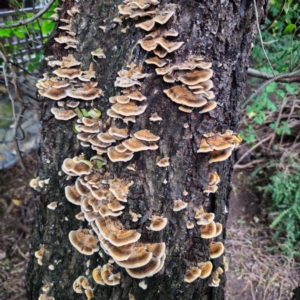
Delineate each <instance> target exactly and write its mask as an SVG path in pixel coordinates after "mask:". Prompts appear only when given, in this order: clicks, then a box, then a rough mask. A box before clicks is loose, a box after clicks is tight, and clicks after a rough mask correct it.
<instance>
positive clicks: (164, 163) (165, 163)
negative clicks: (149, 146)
mask: <svg viewBox="0 0 300 300" xmlns="http://www.w3.org/2000/svg"><path fill="white" fill-rule="evenodd" d="M169 160H170V158H169V157H165V158H162V159H161V160H159V161H158V163H157V165H158V166H159V167H161V168H165V167H168V166H169V165H170V162H169Z"/></svg>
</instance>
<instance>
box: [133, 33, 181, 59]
mask: <svg viewBox="0 0 300 300" xmlns="http://www.w3.org/2000/svg"><path fill="white" fill-rule="evenodd" d="M138 43H139V44H140V45H141V47H142V48H143V49H144V50H146V51H148V52H149V51H152V50H155V49H156V48H157V46H160V47H162V48H163V49H164V50H165V51H166V52H167V53H171V52H173V51H175V50H178V49H179V48H180V47H181V46H182V45H183V44H184V42H171V41H168V40H166V39H165V38H163V37H158V38H154V39H149V38H143V39H141V40H139V41H138ZM160 57H161V56H160Z"/></svg>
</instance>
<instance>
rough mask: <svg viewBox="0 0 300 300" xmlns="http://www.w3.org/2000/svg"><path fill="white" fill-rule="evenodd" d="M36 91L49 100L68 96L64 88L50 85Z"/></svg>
mask: <svg viewBox="0 0 300 300" xmlns="http://www.w3.org/2000/svg"><path fill="white" fill-rule="evenodd" d="M38 92H39V94H40V95H41V96H43V97H46V98H49V99H51V100H61V99H64V98H66V97H67V96H68V95H67V90H66V88H54V87H50V88H48V89H46V90H39V91H38Z"/></svg>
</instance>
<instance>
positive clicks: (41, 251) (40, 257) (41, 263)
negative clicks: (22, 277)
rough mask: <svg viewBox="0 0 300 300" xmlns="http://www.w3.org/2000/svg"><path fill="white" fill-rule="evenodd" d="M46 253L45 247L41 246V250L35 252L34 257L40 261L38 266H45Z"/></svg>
mask: <svg viewBox="0 0 300 300" xmlns="http://www.w3.org/2000/svg"><path fill="white" fill-rule="evenodd" d="M44 252H45V246H44V245H41V248H40V249H39V250H37V251H35V252H34V256H35V257H36V258H37V259H38V264H39V265H40V266H41V265H43V255H44Z"/></svg>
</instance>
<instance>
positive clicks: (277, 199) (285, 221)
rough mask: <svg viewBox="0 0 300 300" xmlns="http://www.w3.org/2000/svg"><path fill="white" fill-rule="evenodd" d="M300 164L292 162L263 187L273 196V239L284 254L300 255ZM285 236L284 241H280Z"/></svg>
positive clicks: (271, 214) (271, 212) (271, 208)
mask: <svg viewBox="0 0 300 300" xmlns="http://www.w3.org/2000/svg"><path fill="white" fill-rule="evenodd" d="M299 182H300V166H299V165H297V164H295V163H291V165H289V167H287V168H286V170H285V171H284V172H281V171H278V172H276V173H275V175H273V176H272V177H271V178H270V183H269V184H268V185H267V186H266V187H263V188H261V190H263V191H264V192H267V193H268V194H270V195H271V197H272V206H271V207H270V209H269V212H270V216H272V218H273V221H272V223H271V225H270V227H271V228H275V229H276V233H275V235H274V237H273V240H274V241H276V242H277V243H278V247H279V248H280V249H281V251H283V252H284V254H287V255H290V254H292V253H293V254H294V255H297V256H300V250H299V249H300V185H299ZM279 236H280V237H282V236H283V237H284V242H283V243H281V242H280V239H279Z"/></svg>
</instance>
